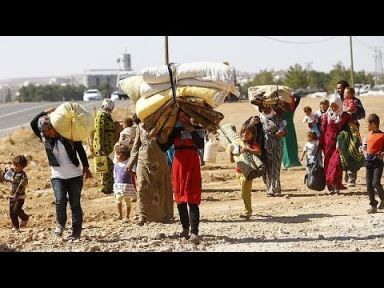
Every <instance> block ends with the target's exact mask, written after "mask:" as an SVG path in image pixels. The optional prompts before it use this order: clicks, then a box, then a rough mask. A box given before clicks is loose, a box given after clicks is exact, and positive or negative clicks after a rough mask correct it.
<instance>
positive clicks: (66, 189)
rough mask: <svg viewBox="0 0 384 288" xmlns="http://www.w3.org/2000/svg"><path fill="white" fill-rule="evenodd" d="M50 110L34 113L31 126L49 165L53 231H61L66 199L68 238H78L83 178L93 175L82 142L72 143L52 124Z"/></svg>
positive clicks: (80, 224)
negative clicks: (68, 209)
mask: <svg viewBox="0 0 384 288" xmlns="http://www.w3.org/2000/svg"><path fill="white" fill-rule="evenodd" d="M53 110H54V108H51V109H48V110H46V111H44V112H41V113H39V114H38V115H36V117H35V118H34V119H33V120H32V121H31V127H32V130H33V132H34V133H35V134H36V136H37V137H39V139H40V140H41V141H42V142H43V143H44V146H45V151H46V153H47V157H48V162H49V166H51V183H52V188H53V192H54V194H55V198H56V201H55V202H56V222H57V227H56V229H55V234H56V235H57V236H62V234H63V231H64V228H65V224H66V221H67V201H68V199H69V204H70V206H71V211H72V234H71V235H70V237H69V239H70V240H76V239H79V238H80V235H81V230H82V223H83V211H82V209H81V205H80V195H81V190H82V188H83V177H84V178H85V179H86V178H90V177H91V176H92V175H91V172H90V171H89V164H88V159H87V155H86V153H85V150H84V147H83V145H82V142H81V141H75V142H74V141H71V140H69V139H66V138H64V137H62V136H61V135H60V134H59V133H57V131H56V130H55V128H54V127H53V126H52V124H51V122H50V120H49V117H48V114H49V113H51V112H52V111H53ZM78 156H79V157H80V161H81V166H80V161H79V158H78ZM67 194H68V198H67Z"/></svg>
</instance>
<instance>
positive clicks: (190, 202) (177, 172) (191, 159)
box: [160, 109, 204, 242]
mask: <svg viewBox="0 0 384 288" xmlns="http://www.w3.org/2000/svg"><path fill="white" fill-rule="evenodd" d="M177 117H178V122H177V124H176V127H175V128H174V129H173V130H172V132H171V135H170V136H169V138H168V141H167V142H166V143H165V144H162V145H160V147H161V149H162V150H163V151H167V150H168V149H169V147H170V146H172V145H174V148H175V155H174V158H173V162H172V184H173V192H174V194H175V201H176V203H177V209H178V210H179V216H180V222H181V225H182V227H183V231H182V232H181V233H180V237H184V238H186V239H189V238H191V240H192V241H196V242H198V241H199V236H198V235H199V223H200V209H199V205H200V202H201V187H202V181H201V171H200V156H199V151H198V150H199V149H202V148H203V147H204V129H203V128H202V127H201V126H199V125H193V124H192V122H193V121H191V117H190V116H189V115H188V114H187V113H185V112H184V111H183V110H181V109H180V110H179V112H178V115H177ZM195 124H198V123H196V122H195ZM188 208H189V209H188ZM188 210H189V211H188Z"/></svg>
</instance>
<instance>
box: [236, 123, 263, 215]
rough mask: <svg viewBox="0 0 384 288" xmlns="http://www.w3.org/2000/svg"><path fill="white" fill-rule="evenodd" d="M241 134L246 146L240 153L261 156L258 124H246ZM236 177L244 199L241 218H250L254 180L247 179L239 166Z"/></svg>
mask: <svg viewBox="0 0 384 288" xmlns="http://www.w3.org/2000/svg"><path fill="white" fill-rule="evenodd" d="M240 134H241V137H242V138H243V141H244V144H245V145H246V147H241V148H240V153H252V154H255V155H257V156H260V155H261V148H260V146H259V144H258V143H257V142H256V138H257V130H256V126H255V125H252V124H244V125H243V127H242V129H241V131H240ZM232 148H233V147H232ZM230 161H231V162H232V163H234V162H235V159H234V157H233V149H232V150H231V154H230ZM236 178H237V179H238V181H239V184H240V190H241V198H242V199H243V201H244V210H243V212H242V213H241V214H240V218H244V219H245V220H249V219H250V218H251V215H252V200H251V199H252V196H251V191H252V180H247V179H246V178H245V176H244V174H243V173H242V172H241V169H240V167H239V166H237V167H236Z"/></svg>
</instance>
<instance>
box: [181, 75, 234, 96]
mask: <svg viewBox="0 0 384 288" xmlns="http://www.w3.org/2000/svg"><path fill="white" fill-rule="evenodd" d="M177 86H197V87H206V88H216V89H219V90H224V91H227V92H231V93H232V94H233V95H236V96H237V97H239V96H240V92H239V91H238V90H237V89H236V86H235V84H234V83H227V84H225V83H218V82H212V81H201V80H197V79H193V78H187V79H183V80H180V81H178V82H177Z"/></svg>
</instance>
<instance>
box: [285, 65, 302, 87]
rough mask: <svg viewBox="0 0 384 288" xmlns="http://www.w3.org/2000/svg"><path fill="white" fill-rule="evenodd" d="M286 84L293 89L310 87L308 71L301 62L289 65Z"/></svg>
mask: <svg viewBox="0 0 384 288" xmlns="http://www.w3.org/2000/svg"><path fill="white" fill-rule="evenodd" d="M284 84H285V85H287V86H288V87H290V88H292V89H293V90H297V89H299V88H306V87H308V79H307V72H306V71H305V70H303V67H301V65H299V64H295V66H289V68H288V72H287V74H286V77H285V81H284Z"/></svg>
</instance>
